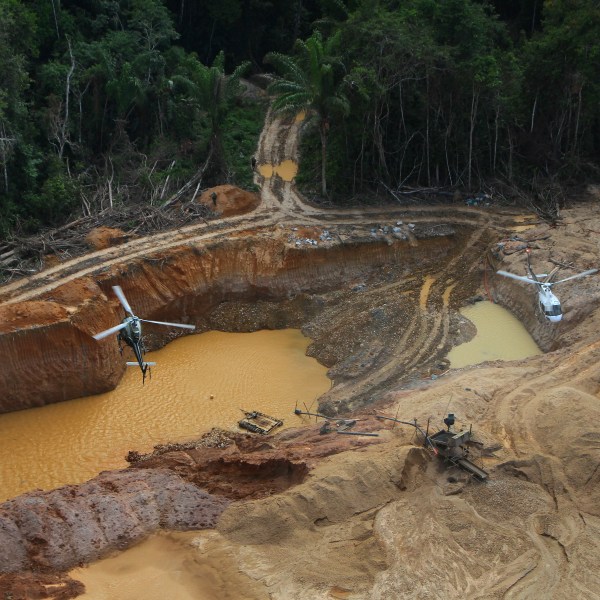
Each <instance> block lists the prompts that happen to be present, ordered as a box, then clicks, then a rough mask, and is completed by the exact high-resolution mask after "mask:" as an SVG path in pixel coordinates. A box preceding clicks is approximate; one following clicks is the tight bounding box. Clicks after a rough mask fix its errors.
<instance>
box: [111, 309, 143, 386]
mask: <svg viewBox="0 0 600 600" xmlns="http://www.w3.org/2000/svg"><path fill="white" fill-rule="evenodd" d="M121 322H122V323H124V324H125V327H124V328H123V329H121V331H119V333H118V334H117V340H118V341H119V342H125V343H126V344H127V345H128V346H130V347H131V349H132V350H133V353H134V354H135V358H136V360H137V363H138V365H139V366H140V369H141V370H142V374H143V375H144V377H145V376H146V370H147V368H148V363H146V362H145V361H144V352H145V348H144V344H143V342H142V324H141V322H140V320H139V319H138V318H137V317H125V318H124V319H123V321H121ZM128 364H129V363H128ZM134 364H135V363H134Z"/></svg>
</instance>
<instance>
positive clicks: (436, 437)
mask: <svg viewBox="0 0 600 600" xmlns="http://www.w3.org/2000/svg"><path fill="white" fill-rule="evenodd" d="M377 418H378V419H385V420H388V421H394V422H396V423H402V424H403V425H410V426H411V427H414V428H415V430H416V431H417V432H418V433H419V434H420V435H421V437H422V438H423V445H424V446H425V447H426V448H428V449H429V450H431V451H432V452H433V454H435V455H436V456H438V457H439V458H441V459H443V460H444V462H446V463H449V464H452V465H454V466H456V467H459V468H460V469H463V470H464V471H467V472H468V473H470V474H471V475H473V477H475V478H476V479H479V480H480V481H486V480H487V478H488V474H487V472H486V471H484V470H483V469H482V468H481V467H478V466H477V465H476V464H475V463H473V462H471V461H470V460H469V459H468V458H467V457H468V455H469V446H470V445H471V444H473V443H476V442H474V441H473V439H472V429H471V428H469V429H468V430H467V431H459V432H455V431H454V423H455V418H454V415H453V414H452V413H449V414H448V416H447V417H446V418H445V419H444V423H445V425H446V427H447V429H442V430H440V431H438V432H437V433H434V434H433V435H429V422H428V423H427V429H425V430H423V428H422V427H421V426H420V425H418V423H417V420H416V419H415V420H414V421H412V422H411V421H400V420H399V419H394V418H392V417H384V416H381V415H377Z"/></svg>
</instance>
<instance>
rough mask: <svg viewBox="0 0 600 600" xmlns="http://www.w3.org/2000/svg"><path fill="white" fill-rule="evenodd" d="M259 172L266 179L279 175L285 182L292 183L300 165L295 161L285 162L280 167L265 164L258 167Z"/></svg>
mask: <svg viewBox="0 0 600 600" xmlns="http://www.w3.org/2000/svg"><path fill="white" fill-rule="evenodd" d="M258 172H259V173H260V174H261V175H262V176H263V177H264V178H265V179H270V178H271V177H273V175H279V177H281V179H283V181H292V179H294V177H296V175H297V173H298V163H296V162H294V161H293V160H284V161H283V162H282V163H279V164H278V165H270V164H264V165H259V166H258Z"/></svg>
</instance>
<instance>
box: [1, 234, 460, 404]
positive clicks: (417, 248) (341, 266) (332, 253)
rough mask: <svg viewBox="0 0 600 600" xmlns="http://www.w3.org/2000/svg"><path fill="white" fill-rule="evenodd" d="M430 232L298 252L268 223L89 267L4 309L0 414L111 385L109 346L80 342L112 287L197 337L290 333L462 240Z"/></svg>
mask: <svg viewBox="0 0 600 600" xmlns="http://www.w3.org/2000/svg"><path fill="white" fill-rule="evenodd" d="M437 227H438V229H436V230H435V232H434V233H433V234H430V233H428V230H427V226H426V225H423V226H422V227H420V228H417V229H416V230H415V231H414V232H412V239H411V240H408V239H404V240H403V239H393V240H390V239H386V240H382V239H374V238H373V237H370V236H369V233H368V232H369V229H366V228H364V229H361V230H357V229H356V228H351V230H349V231H348V232H346V235H345V236H344V237H345V239H344V241H343V242H342V241H341V240H342V238H341V236H338V238H336V239H329V240H327V241H321V242H320V243H319V244H318V245H317V244H315V245H310V244H309V245H304V244H302V245H299V244H298V243H293V240H292V243H291V242H290V232H289V231H286V230H285V229H284V228H275V229H274V230H271V231H266V232H264V233H262V234H261V233H255V234H254V235H251V236H249V235H247V236H246V237H244V239H240V238H235V237H234V238H228V239H222V240H218V241H213V242H211V243H207V244H198V245H195V244H191V243H190V244H186V245H182V246H180V247H178V248H175V249H172V250H169V251H168V252H162V253H160V254H155V255H153V256H147V257H146V258H145V259H142V260H139V259H138V260H136V261H134V262H130V263H128V264H127V265H123V266H121V267H120V268H111V269H107V270H106V272H102V271H101V269H99V272H98V273H97V274H96V275H95V276H94V277H93V278H92V277H88V278H81V279H74V280H73V281H70V282H68V283H65V284H64V285H62V286H60V287H56V288H54V289H52V290H51V291H47V292H45V293H43V292H42V293H41V295H40V296H39V297H38V298H39V299H37V300H35V301H29V302H21V303H14V304H4V305H3V306H2V307H1V308H0V313H1V314H0V323H1V324H2V325H0V327H1V328H2V329H1V332H0V355H1V356H2V357H3V368H2V371H1V373H0V386H1V387H2V389H3V391H4V393H3V394H2V400H1V404H0V410H1V411H2V412H8V411H13V410H19V409H23V408H30V407H34V406H42V405H44V404H48V403H52V402H58V401H62V400H68V399H72V398H77V397H82V396H88V395H92V394H97V393H101V392H105V391H108V390H110V389H113V388H114V387H115V386H116V384H117V383H118V381H119V380H120V378H121V377H122V375H123V371H124V369H125V365H124V360H123V358H122V357H121V356H120V355H119V352H118V349H117V345H116V344H115V343H110V341H109V340H104V341H102V342H96V341H95V340H94V339H93V338H92V335H93V334H95V333H97V332H98V331H101V330H103V329H107V328H109V327H111V326H113V325H115V324H117V323H119V322H120V320H121V319H122V316H123V315H122V309H121V308H120V306H119V304H118V302H117V301H116V299H115V298H114V297H113V294H112V291H111V286H112V285H116V284H118V285H121V286H122V287H123V289H124V291H125V293H126V295H127V298H128V300H129V302H130V303H131V305H132V306H133V307H135V310H136V313H137V314H138V315H140V316H143V317H144V318H149V319H155V320H163V321H177V322H186V323H194V324H195V325H196V326H197V331H199V332H201V331H206V330H210V329H219V330H224V331H253V330H257V329H264V328H271V329H278V328H284V327H298V326H302V325H303V324H305V323H306V322H307V321H309V320H310V318H312V317H314V316H315V315H317V314H318V313H319V311H320V310H321V309H322V308H323V305H324V304H325V303H326V302H327V301H326V300H324V298H323V297H319V296H318V295H319V294H327V293H331V292H335V291H336V290H340V289H341V290H343V291H344V292H348V290H349V289H351V288H352V286H354V285H359V286H360V285H365V286H367V287H368V286H370V285H371V283H373V284H374V282H375V281H378V282H379V283H380V282H381V280H382V279H385V278H388V279H389V280H390V279H391V280H399V279H402V278H403V277H404V278H406V277H408V276H409V275H411V274H413V273H415V272H419V271H421V270H423V269H426V268H432V267H433V266H434V265H439V264H440V263H442V262H444V261H447V260H448V258H449V257H452V256H455V255H456V253H458V252H460V250H461V245H462V243H463V241H464V235H461V234H457V233H456V232H455V230H454V229H452V228H451V227H445V228H442V229H440V228H439V225H438V226H437ZM419 229H422V231H419ZM466 229H467V230H469V231H470V228H466ZM321 231H322V230H321ZM309 233H310V235H313V236H314V235H316V234H315V232H314V231H313V232H309ZM317 233H318V232H317ZM246 234H247V232H246ZM390 266H391V267H390ZM361 289H362V288H361ZM365 326H366V325H365ZM156 329H158V328H156ZM145 333H146V334H147V336H148V345H149V347H150V348H151V349H156V348H159V347H161V346H163V345H164V344H165V343H167V342H168V341H169V340H170V339H173V338H172V337H169V336H176V335H177V334H178V332H177V333H176V332H173V331H170V330H169V331H168V332H165V331H164V329H163V328H161V330H160V331H152V328H151V326H148V327H146V328H145ZM340 351H342V350H340ZM324 354H327V356H325V355H324ZM315 355H316V356H317V357H318V358H319V359H320V360H322V362H323V363H324V364H326V366H332V365H333V364H335V362H338V361H339V359H340V358H342V357H341V356H334V355H332V352H325V353H321V355H320V356H319V353H318V352H316V353H315Z"/></svg>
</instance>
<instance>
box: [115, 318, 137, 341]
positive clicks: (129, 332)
mask: <svg viewBox="0 0 600 600" xmlns="http://www.w3.org/2000/svg"><path fill="white" fill-rule="evenodd" d="M121 323H124V324H125V327H124V328H123V329H121V331H119V334H118V337H119V338H120V339H121V340H123V341H124V342H125V343H126V344H127V345H128V346H131V347H132V348H133V347H134V346H135V345H139V343H140V342H141V341H142V324H141V323H140V320H139V319H138V318H137V317H125V318H124V319H123V320H122V321H121Z"/></svg>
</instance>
